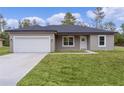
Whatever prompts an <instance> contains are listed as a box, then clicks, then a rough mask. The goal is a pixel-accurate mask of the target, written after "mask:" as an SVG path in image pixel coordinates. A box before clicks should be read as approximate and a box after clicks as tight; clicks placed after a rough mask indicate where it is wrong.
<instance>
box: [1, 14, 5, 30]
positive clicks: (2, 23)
mask: <svg viewBox="0 0 124 93" xmlns="http://www.w3.org/2000/svg"><path fill="white" fill-rule="evenodd" d="M5 25H6V21H5V19H4V17H3V16H2V15H1V14H0V32H3V31H4V28H5Z"/></svg>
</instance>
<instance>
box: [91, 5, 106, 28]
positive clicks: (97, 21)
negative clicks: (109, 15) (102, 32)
mask: <svg viewBox="0 0 124 93" xmlns="http://www.w3.org/2000/svg"><path fill="white" fill-rule="evenodd" d="M102 10H103V8H101V7H97V8H96V10H95V11H93V13H94V15H95V17H94V21H95V26H96V28H102V20H103V18H104V17H105V14H104V12H103V11H102Z"/></svg>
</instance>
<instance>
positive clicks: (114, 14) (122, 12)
mask: <svg viewBox="0 0 124 93" xmlns="http://www.w3.org/2000/svg"><path fill="white" fill-rule="evenodd" d="M103 11H104V12H105V20H113V21H124V8H103Z"/></svg>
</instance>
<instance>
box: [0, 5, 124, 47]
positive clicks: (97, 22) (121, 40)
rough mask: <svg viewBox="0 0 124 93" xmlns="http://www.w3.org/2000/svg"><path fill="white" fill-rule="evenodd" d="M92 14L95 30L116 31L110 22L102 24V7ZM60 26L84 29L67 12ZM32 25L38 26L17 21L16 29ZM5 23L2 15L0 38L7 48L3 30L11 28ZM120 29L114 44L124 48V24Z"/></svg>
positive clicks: (103, 15) (7, 43)
mask: <svg viewBox="0 0 124 93" xmlns="http://www.w3.org/2000/svg"><path fill="white" fill-rule="evenodd" d="M92 12H93V14H94V18H93V19H91V20H92V21H93V22H92V24H90V25H91V26H92V27H94V28H97V29H105V30H109V31H116V25H115V23H114V22H112V21H108V22H104V21H103V20H104V18H105V16H106V15H105V13H104V11H103V8H102V7H97V8H96V9H95V10H94V11H92ZM61 23H62V24H61V25H80V26H82V27H86V26H88V25H86V24H85V23H83V22H81V21H78V22H77V19H76V18H75V16H73V14H72V13H70V12H67V13H66V14H65V16H64V19H63V21H61ZM32 25H39V23H38V22H37V21H36V20H35V19H33V21H30V20H29V19H24V20H19V21H18V28H25V27H29V26H32ZM6 26H7V22H6V20H5V19H4V17H3V16H2V15H0V38H3V39H4V45H6V46H8V45H9V40H8V37H9V36H8V34H7V33H5V32H4V29H5V28H6V29H11V27H6ZM120 28H121V29H122V31H123V33H118V34H116V35H115V44H116V45H121V46H124V23H122V24H121V26H120Z"/></svg>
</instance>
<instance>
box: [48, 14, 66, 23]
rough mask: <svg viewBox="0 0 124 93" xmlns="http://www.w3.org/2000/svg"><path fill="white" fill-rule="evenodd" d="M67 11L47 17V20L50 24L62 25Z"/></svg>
mask: <svg viewBox="0 0 124 93" xmlns="http://www.w3.org/2000/svg"><path fill="white" fill-rule="evenodd" d="M64 16H65V13H58V14H54V15H52V16H51V17H49V18H47V19H46V21H47V23H48V24H49V25H60V24H61V21H62V20H63V19H64Z"/></svg>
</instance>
